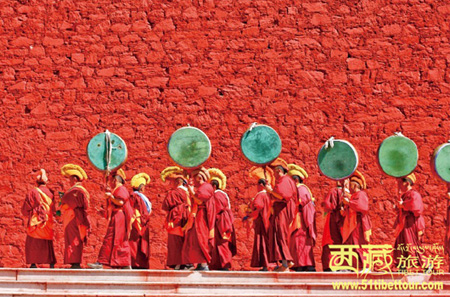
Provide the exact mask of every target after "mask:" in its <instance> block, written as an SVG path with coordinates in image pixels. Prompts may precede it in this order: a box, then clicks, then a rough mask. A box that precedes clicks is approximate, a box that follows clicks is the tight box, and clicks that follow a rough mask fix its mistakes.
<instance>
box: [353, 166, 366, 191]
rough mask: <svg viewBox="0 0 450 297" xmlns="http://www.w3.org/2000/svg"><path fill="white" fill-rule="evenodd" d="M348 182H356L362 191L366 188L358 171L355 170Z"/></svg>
mask: <svg viewBox="0 0 450 297" xmlns="http://www.w3.org/2000/svg"><path fill="white" fill-rule="evenodd" d="M350 181H351V182H352V181H353V182H357V183H358V184H359V185H360V186H361V189H363V190H364V189H366V188H367V184H366V179H365V178H364V175H362V173H361V172H359V171H358V170H356V171H355V172H354V173H353V175H352V176H351V177H350Z"/></svg>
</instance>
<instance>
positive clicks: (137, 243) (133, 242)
mask: <svg viewBox="0 0 450 297" xmlns="http://www.w3.org/2000/svg"><path fill="white" fill-rule="evenodd" d="M130 204H131V207H132V208H133V210H134V216H133V225H132V228H131V234H130V240H129V241H130V251H131V266H132V267H133V268H143V269H148V268H149V267H150V229H149V220H150V214H149V212H148V209H147V206H146V205H145V202H144V200H142V198H141V197H140V196H139V194H137V192H133V193H131V195H130Z"/></svg>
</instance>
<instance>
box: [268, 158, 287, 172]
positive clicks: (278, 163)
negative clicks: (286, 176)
mask: <svg viewBox="0 0 450 297" xmlns="http://www.w3.org/2000/svg"><path fill="white" fill-rule="evenodd" d="M269 166H270V167H277V166H281V167H283V168H284V169H286V170H288V163H287V162H286V161H285V160H283V159H281V158H276V159H275V161H273V162H272V163H271V164H270V165H269Z"/></svg>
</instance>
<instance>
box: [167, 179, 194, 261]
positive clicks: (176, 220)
mask: <svg viewBox="0 0 450 297" xmlns="http://www.w3.org/2000/svg"><path fill="white" fill-rule="evenodd" d="M188 199H189V196H188V191H187V188H185V187H177V188H176V189H173V190H170V191H169V193H167V196H166V198H165V199H164V201H163V203H162V209H163V210H165V211H166V212H167V217H166V229H167V232H168V233H169V235H168V238H167V266H170V267H174V266H176V265H181V264H183V260H182V250H183V242H184V238H183V237H184V230H183V227H184V226H185V225H186V222H187V219H188V216H189V203H188Z"/></svg>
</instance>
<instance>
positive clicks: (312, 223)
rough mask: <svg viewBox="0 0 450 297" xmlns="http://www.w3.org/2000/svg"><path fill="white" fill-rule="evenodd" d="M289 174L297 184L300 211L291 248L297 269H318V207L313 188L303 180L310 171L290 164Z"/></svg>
mask: <svg viewBox="0 0 450 297" xmlns="http://www.w3.org/2000/svg"><path fill="white" fill-rule="evenodd" d="M288 169H289V172H288V174H289V175H290V176H291V177H292V179H293V180H294V181H295V183H296V186H297V201H296V203H297V209H298V212H297V214H296V217H295V219H294V221H293V223H292V225H291V228H290V230H291V238H290V241H289V249H290V251H291V255H292V257H293V259H294V266H293V267H292V269H293V270H295V271H316V262H315V261H314V252H313V248H314V245H315V244H316V238H317V235H316V234H317V230H316V217H315V216H316V209H315V207H314V201H313V196H312V193H311V190H310V189H309V188H308V186H306V185H305V184H304V183H303V181H304V180H305V179H306V178H308V173H307V172H306V171H305V170H304V169H303V168H301V167H300V166H298V165H295V164H289V165H288Z"/></svg>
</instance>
